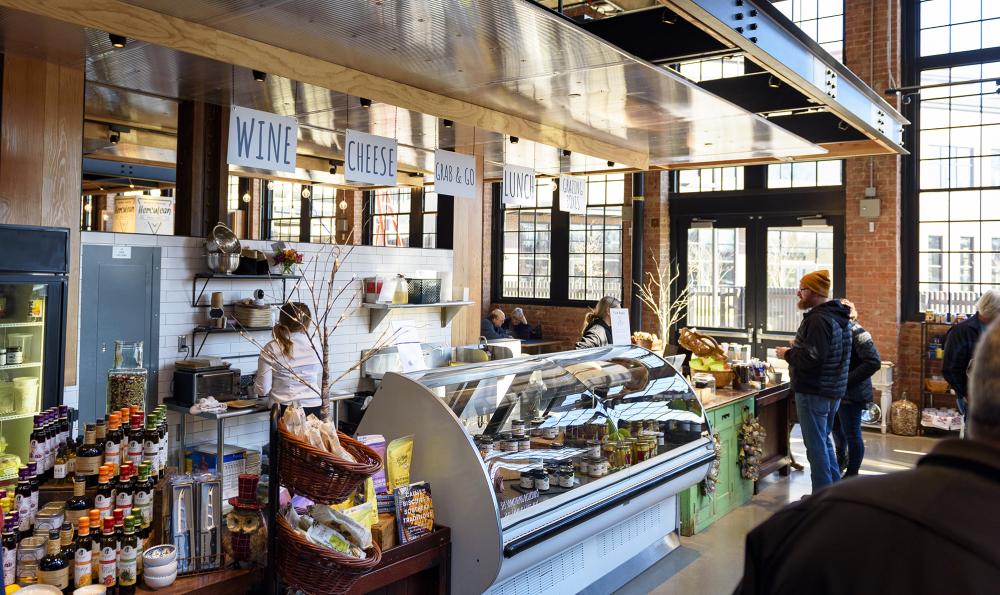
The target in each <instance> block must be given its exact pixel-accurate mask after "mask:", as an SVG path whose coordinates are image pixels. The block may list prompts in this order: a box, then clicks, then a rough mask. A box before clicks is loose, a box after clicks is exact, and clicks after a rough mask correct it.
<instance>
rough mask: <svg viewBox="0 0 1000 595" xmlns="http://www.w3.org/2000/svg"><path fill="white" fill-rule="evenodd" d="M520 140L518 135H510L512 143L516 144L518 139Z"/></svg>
mask: <svg viewBox="0 0 1000 595" xmlns="http://www.w3.org/2000/svg"><path fill="white" fill-rule="evenodd" d="M519 140H521V139H519V138H517V137H516V136H512V137H510V144H512V145H516V144H517V141H519Z"/></svg>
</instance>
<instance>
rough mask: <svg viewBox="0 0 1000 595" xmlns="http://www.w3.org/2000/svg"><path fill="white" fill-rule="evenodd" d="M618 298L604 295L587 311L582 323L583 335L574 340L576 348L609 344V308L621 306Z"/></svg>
mask: <svg viewBox="0 0 1000 595" xmlns="http://www.w3.org/2000/svg"><path fill="white" fill-rule="evenodd" d="M621 306H622V303H621V302H620V301H619V300H618V298H615V297H611V296H610V295H606V296H604V297H602V298H601V300H600V301H599V302H597V305H596V306H594V309H593V310H591V311H590V312H587V317H586V318H585V319H584V323H583V336H581V337H580V340H579V341H577V342H576V348H577V349H587V348H588V347H603V346H605V345H610V344H611V309H612V308H621Z"/></svg>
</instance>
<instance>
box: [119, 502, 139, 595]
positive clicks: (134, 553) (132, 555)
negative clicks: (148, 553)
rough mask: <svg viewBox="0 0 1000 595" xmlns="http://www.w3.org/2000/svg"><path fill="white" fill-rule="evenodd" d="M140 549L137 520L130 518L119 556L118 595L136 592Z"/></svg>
mask: <svg viewBox="0 0 1000 595" xmlns="http://www.w3.org/2000/svg"><path fill="white" fill-rule="evenodd" d="M138 550H139V540H138V538H136V535H135V522H134V521H132V520H131V519H129V520H128V521H127V522H126V523H125V538H124V539H123V540H122V546H121V554H120V555H119V557H118V595H134V593H135V583H136V577H137V575H138V566H137V561H138V558H139V551H138Z"/></svg>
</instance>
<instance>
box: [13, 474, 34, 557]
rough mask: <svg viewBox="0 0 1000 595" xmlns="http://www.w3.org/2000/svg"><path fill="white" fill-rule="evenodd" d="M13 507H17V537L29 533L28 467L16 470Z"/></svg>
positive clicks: (29, 487)
mask: <svg viewBox="0 0 1000 595" xmlns="http://www.w3.org/2000/svg"><path fill="white" fill-rule="evenodd" d="M14 507H15V508H16V509H17V518H18V527H17V529H18V539H19V540H20V539H23V538H25V537H28V536H30V535H31V531H32V529H31V483H30V481H29V478H28V468H27V467H23V466H22V467H21V468H19V469H18V470H17V487H16V488H14Z"/></svg>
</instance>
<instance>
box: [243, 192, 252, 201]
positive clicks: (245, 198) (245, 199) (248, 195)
mask: <svg viewBox="0 0 1000 595" xmlns="http://www.w3.org/2000/svg"><path fill="white" fill-rule="evenodd" d="M250 198H251V197H250V193H249V192H244V193H243V202H245V203H247V204H250Z"/></svg>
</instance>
